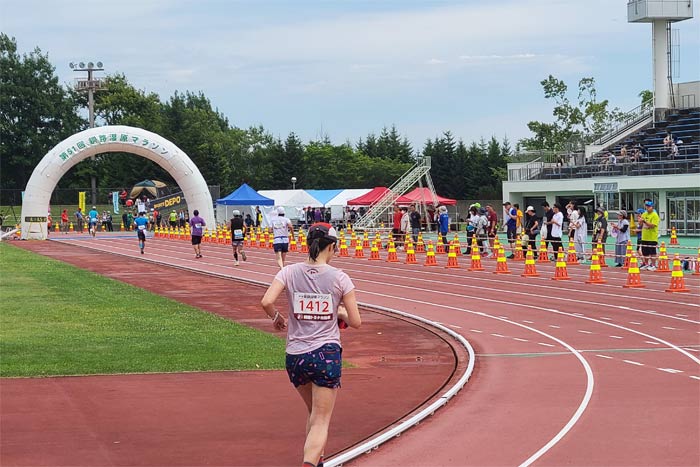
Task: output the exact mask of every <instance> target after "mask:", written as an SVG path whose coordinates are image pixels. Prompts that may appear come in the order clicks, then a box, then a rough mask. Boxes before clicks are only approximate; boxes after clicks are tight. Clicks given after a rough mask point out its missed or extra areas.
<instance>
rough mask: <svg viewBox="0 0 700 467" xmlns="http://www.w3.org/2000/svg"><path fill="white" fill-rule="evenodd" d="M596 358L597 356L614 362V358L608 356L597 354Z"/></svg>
mask: <svg viewBox="0 0 700 467" xmlns="http://www.w3.org/2000/svg"><path fill="white" fill-rule="evenodd" d="M595 356H596V357H600V358H607V359H608V360H612V357H610V356H608V355H601V354H596V355H595Z"/></svg>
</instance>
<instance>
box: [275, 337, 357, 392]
mask: <svg viewBox="0 0 700 467" xmlns="http://www.w3.org/2000/svg"><path fill="white" fill-rule="evenodd" d="M286 366H287V374H288V375H289V381H291V382H292V384H294V387H299V386H303V385H304V384H307V383H314V384H315V385H316V386H322V387H324V388H331V389H335V388H339V387H340V375H341V368H342V366H343V349H342V348H341V347H340V346H339V345H338V344H324V345H323V346H321V347H319V348H317V349H315V350H312V351H311V352H306V353H303V354H299V355H292V354H287V361H286Z"/></svg>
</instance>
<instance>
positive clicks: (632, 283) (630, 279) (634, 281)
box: [623, 255, 645, 289]
mask: <svg viewBox="0 0 700 467" xmlns="http://www.w3.org/2000/svg"><path fill="white" fill-rule="evenodd" d="M623 287H624V288H626V289H643V288H644V287H645V285H644V284H642V276H641V275H640V274H639V264H638V263H637V256H636V255H632V257H631V258H630V267H629V269H628V270H627V283H626V284H625V285H623Z"/></svg>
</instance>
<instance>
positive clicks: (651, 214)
mask: <svg viewBox="0 0 700 467" xmlns="http://www.w3.org/2000/svg"><path fill="white" fill-rule="evenodd" d="M644 208H645V210H646V211H645V212H644V213H643V214H642V215H641V216H639V219H638V221H639V227H641V229H642V258H643V260H642V261H643V263H644V265H643V266H642V267H640V268H639V269H642V270H647V271H656V247H657V245H658V243H659V222H660V218H659V214H658V213H657V212H656V211H655V210H654V202H653V201H651V200H648V201H645V202H644Z"/></svg>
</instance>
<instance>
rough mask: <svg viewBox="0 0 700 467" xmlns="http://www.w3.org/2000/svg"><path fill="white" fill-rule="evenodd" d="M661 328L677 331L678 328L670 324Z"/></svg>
mask: <svg viewBox="0 0 700 467" xmlns="http://www.w3.org/2000/svg"><path fill="white" fill-rule="evenodd" d="M661 329H668V330H669V331H678V329H676V328H672V327H671V326H663V327H662V328H661Z"/></svg>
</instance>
